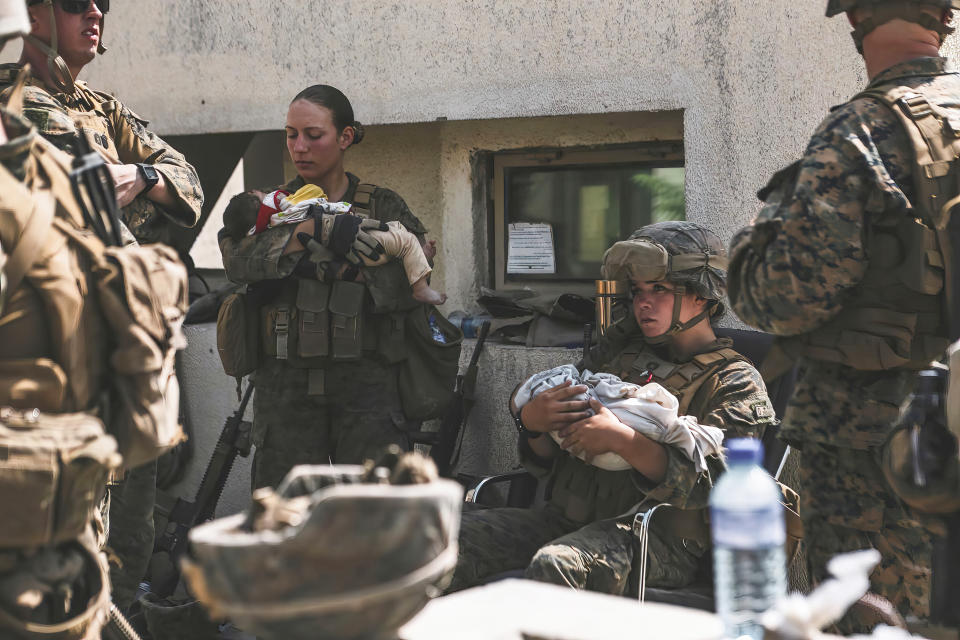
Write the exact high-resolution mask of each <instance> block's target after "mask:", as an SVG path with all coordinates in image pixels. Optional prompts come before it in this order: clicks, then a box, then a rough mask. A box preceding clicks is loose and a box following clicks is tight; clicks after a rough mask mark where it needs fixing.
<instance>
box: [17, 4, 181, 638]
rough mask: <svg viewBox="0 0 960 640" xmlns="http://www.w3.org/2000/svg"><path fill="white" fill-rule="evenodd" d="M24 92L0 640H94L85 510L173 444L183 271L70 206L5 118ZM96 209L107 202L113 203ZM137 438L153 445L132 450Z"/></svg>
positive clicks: (63, 169) (90, 209)
mask: <svg viewBox="0 0 960 640" xmlns="http://www.w3.org/2000/svg"><path fill="white" fill-rule="evenodd" d="M28 31H29V21H28V17H27V11H26V8H25V5H24V4H23V2H22V0H5V1H4V2H0V39H2V41H6V40H7V39H8V38H9V37H11V36H13V35H23V34H26V33H27V32H28ZM25 81H26V75H24V76H22V77H21V78H20V79H18V80H17V81H16V83H15V85H14V87H13V89H12V91H11V92H10V93H9V95H8V98H9V103H8V104H6V105H5V106H4V107H2V108H0V448H2V450H3V452H4V455H3V457H2V460H0V502H2V503H3V504H4V505H6V507H7V509H8V511H9V512H10V513H11V514H12V515H11V517H9V518H6V519H4V521H3V522H0V549H2V551H0V637H3V638H12V639H16V640H26V639H30V640H33V639H39V638H58V639H62V640H74V639H76V640H97V639H98V638H100V630H101V628H102V627H103V625H104V623H105V622H106V620H107V618H108V617H109V615H110V584H109V578H108V574H107V563H106V558H105V556H104V555H103V554H102V553H101V552H100V550H99V547H100V546H101V545H102V543H103V534H104V531H103V527H102V523H101V521H100V518H99V514H100V512H99V509H98V506H99V503H100V500H101V499H102V497H103V496H104V492H105V486H106V479H107V476H108V474H109V473H110V472H111V471H113V470H114V469H117V468H118V467H119V466H120V464H121V454H122V455H123V456H128V455H129V458H128V462H129V464H140V463H142V462H144V461H146V460H149V459H151V458H154V457H156V456H157V455H159V454H160V453H162V452H163V451H164V450H165V448H167V447H168V446H170V445H172V444H173V443H175V442H176V441H177V439H178V438H179V430H178V428H177V427H176V406H175V401H174V403H173V404H171V403H168V402H166V401H165V398H175V397H176V389H175V378H172V362H173V351H174V350H175V348H176V345H179V344H182V334H180V332H179V322H182V314H183V312H185V302H186V273H185V271H184V270H183V267H182V266H181V265H179V264H177V262H176V258H175V255H174V254H173V252H172V251H171V250H169V249H163V250H159V251H157V250H149V249H141V248H140V247H135V246H134V247H132V248H131V247H126V246H123V240H124V235H123V233H122V229H121V227H122V223H120V222H119V220H118V217H117V214H116V210H115V204H114V205H113V207H110V206H108V207H107V208H106V209H103V208H98V207H97V206H90V205H91V203H92V202H93V199H91V198H87V199H86V200H85V203H86V204H84V203H80V202H78V201H77V200H76V199H75V197H74V190H73V187H72V185H71V179H72V177H71V175H69V172H70V162H71V159H70V158H69V157H68V156H66V155H65V154H63V153H62V152H61V151H59V150H57V149H56V148H55V147H53V146H52V145H51V144H50V143H48V142H47V141H46V140H44V139H43V138H42V137H40V136H39V135H38V134H37V132H36V130H35V129H34V128H33V127H32V126H31V125H30V123H29V122H28V121H27V120H26V119H25V118H23V117H22V116H21V115H19V114H20V113H21V112H22V97H23V89H24V83H25ZM100 170H101V171H106V170H105V169H103V168H102V167H101V169H100ZM81 192H82V193H86V195H87V196H91V197H92V193H91V191H90V190H89V189H87V190H84V189H83V188H81ZM100 196H101V197H100V198H99V200H98V202H99V203H101V204H103V203H107V204H108V205H109V203H110V196H112V194H110V193H106V194H103V193H101V194H100ZM108 214H109V215H108ZM104 216H106V217H104ZM95 223H98V224H100V225H102V229H103V230H104V231H106V232H108V233H104V236H103V237H101V235H100V234H99V233H97V232H96V231H95V230H94V227H93V226H92V225H94V224H95ZM127 237H129V232H127ZM108 242H109V246H110V247H111V248H110V249H108V248H107V247H108ZM108 251H110V252H112V254H113V256H115V258H116V259H117V260H119V261H121V262H123V261H130V262H131V264H132V263H134V262H140V261H142V260H146V261H148V262H149V263H150V264H151V266H152V267H153V268H154V269H153V270H152V272H153V275H156V276H157V278H156V279H154V278H153V277H152V276H150V277H148V278H146V279H138V278H137V277H136V276H135V275H133V274H132V273H131V272H128V271H127V270H125V269H124V267H122V266H120V265H119V263H118V262H114V263H109V261H108V259H107V258H106V255H107V252H108ZM161 272H163V275H161ZM167 276H170V278H168V277H167ZM118 279H119V280H122V281H123V282H124V287H123V288H121V289H116V288H113V285H114V284H116V282H117V281H118ZM130 286H132V287H133V289H135V290H137V291H138V292H139V293H137V294H136V296H142V294H143V292H144V291H145V290H150V291H151V292H153V293H155V294H159V295H160V297H162V298H167V299H173V300H175V301H176V302H175V303H174V305H173V306H172V307H167V308H164V309H156V308H152V307H151V310H150V311H148V312H147V314H146V315H147V316H149V315H151V314H161V315H163V316H165V317H167V318H169V319H170V320H173V322H172V323H168V322H167V321H166V320H164V321H161V322H158V323H157V324H156V325H153V326H148V325H152V323H151V322H148V323H147V325H140V324H138V323H137V322H135V321H133V320H132V316H131V313H132V311H131V309H130V298H128V297H127V295H126V293H125V291H126V288H127V287H130ZM168 294H169V296H170V297H169V298H168ZM142 299H143V298H139V299H138V301H137V302H138V303H139V301H140V300H142ZM177 309H178V310H179V311H176V310H177ZM139 311H141V312H142V311H147V310H146V309H143V308H141V309H139ZM136 315H138V316H140V314H139V313H138V314H136ZM177 316H179V319H175V318H176V317H177ZM140 317H143V316H140ZM148 319H149V318H148ZM147 334H150V336H151V337H148V336H147ZM134 335H137V336H141V337H143V338H144V340H143V341H142V342H139V344H137V343H138V340H137V339H136V338H135V337H134ZM131 338H132V339H131ZM171 341H172V342H171ZM128 348H129V350H128ZM145 354H151V355H152V356H154V357H155V358H156V359H155V361H150V360H151V358H145V357H144V355H145ZM154 365H156V369H153V367H154ZM147 369H151V370H153V373H150V374H147V375H146V376H142V375H141V374H143V373H145V372H146V371H147ZM161 370H162V371H161ZM164 380H170V381H171V384H170V385H167V384H164V383H163V381H164ZM121 407H123V409H121ZM171 408H172V415H171V411H170V410H171ZM108 413H109V414H110V415H111V424H110V425H105V424H104V422H103V421H102V420H101V418H102V417H103V416H105V415H106V414H108ZM171 417H172V420H171ZM134 422H136V424H137V427H136V428H134V427H132V425H133V423H134ZM141 430H142V431H141ZM151 431H152V432H153V434H154V435H159V433H160V432H161V431H163V432H165V433H166V435H165V436H163V437H162V438H161V439H160V440H165V441H166V443H165V444H162V445H161V443H160V440H157V439H150V438H147V439H146V440H144V439H141V438H140V435H146V434H147V433H148V432H151ZM108 432H109V435H108Z"/></svg>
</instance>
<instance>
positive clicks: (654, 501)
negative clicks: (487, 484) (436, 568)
mask: <svg viewBox="0 0 960 640" xmlns="http://www.w3.org/2000/svg"><path fill="white" fill-rule="evenodd" d="M635 238H651V239H653V240H655V241H657V242H660V243H662V244H663V245H664V246H665V247H666V248H667V251H669V253H670V254H672V255H673V257H674V259H675V258H676V256H677V255H678V254H682V253H686V254H699V256H698V258H699V259H700V260H702V259H703V257H704V254H705V253H709V254H711V255H713V256H718V257H719V256H722V254H723V253H724V251H723V246H722V245H721V244H720V241H719V239H718V238H716V236H714V235H713V234H712V233H710V232H708V231H706V230H705V229H703V228H702V227H699V226H697V225H694V224H693V223H687V222H679V223H676V222H675V223H659V224H657V225H651V226H648V227H644V228H643V229H641V230H640V231H638V232H636V233H635V234H634V235H633V236H632V239H635ZM628 242H629V241H628ZM619 244H625V243H619ZM616 246H617V245H615V248H616ZM611 251H613V250H611ZM608 255H610V254H609V253H608ZM605 270H607V271H608V272H609V271H610V269H609V265H607V264H606V261H605ZM709 270H710V271H712V272H713V273H712V274H709V275H708V274H706V273H705V272H706V271H708V269H706V268H704V267H703V266H701V267H700V268H695V269H692V270H691V271H692V273H693V275H692V276H691V275H690V272H687V273H686V274H684V273H679V274H677V273H674V274H672V275H668V276H667V280H668V281H671V282H676V283H678V284H677V286H678V290H679V289H680V287H681V286H682V285H683V283H686V284H687V290H688V291H689V290H690V288H691V287H690V282H691V279H692V280H693V282H694V283H695V282H696V281H697V280H698V279H702V280H700V282H701V284H700V286H697V285H696V284H694V285H693V286H692V289H693V291H695V292H697V294H698V295H701V296H705V297H708V298H709V299H711V301H712V302H713V305H712V306H711V309H712V310H713V312H719V311H720V310H721V309H722V303H721V302H720V301H719V299H720V298H722V296H723V286H724V279H725V273H724V272H723V271H722V270H720V269H713V268H711V269H709ZM614 279H619V278H617V277H616V276H614ZM632 279H633V278H632ZM678 304H679V301H675V302H674V309H676V308H677V306H678ZM676 321H677V317H676V316H675V317H674V323H673V327H672V330H673V329H678V328H680V325H678V324H677V322H676ZM691 322H692V323H693V326H695V325H696V324H699V323H701V322H706V323H709V319H708V318H707V317H706V316H698V317H695V318H693V320H691ZM688 329H689V327H688V328H687V329H680V330H681V331H683V330H688ZM675 333H679V331H677V332H675ZM711 333H712V331H711ZM611 336H616V337H615V338H613V339H612V340H610V337H611ZM606 337H607V338H608V340H607V342H606V343H604V344H601V345H599V346H598V348H597V349H596V350H595V351H593V352H592V354H591V358H590V359H589V362H588V364H589V365H590V368H591V370H594V369H595V370H598V371H603V372H609V373H614V374H616V375H618V376H620V377H621V378H622V379H624V380H626V381H628V382H633V383H636V384H646V383H648V382H657V383H660V384H662V385H663V386H665V387H666V388H667V389H668V390H669V391H670V392H671V393H674V395H677V396H678V398H680V413H681V414H683V415H692V416H695V417H696V418H697V419H698V420H699V421H700V422H701V424H706V425H711V426H715V427H719V428H721V429H723V430H724V432H725V435H726V436H728V437H755V438H759V437H761V436H762V434H763V431H764V429H765V427H766V426H767V425H769V424H772V423H773V421H774V415H773V407H772V406H771V404H770V401H769V398H768V397H767V392H766V387H765V386H764V383H763V380H762V379H761V377H760V374H759V373H758V372H757V370H756V369H755V368H754V367H753V366H752V365H751V364H750V363H749V362H748V361H747V360H746V359H745V358H743V357H742V356H740V355H739V354H737V353H736V352H735V351H733V350H732V349H730V342H729V341H728V340H717V339H716V338H715V337H714V340H713V341H712V342H710V343H709V344H706V345H703V346H702V347H701V348H700V349H698V350H696V351H695V352H693V353H690V354H688V355H686V356H684V357H678V356H676V355H673V353H674V352H673V348H672V344H671V342H670V340H665V341H658V340H656V339H655V338H650V337H644V336H643V335H642V334H641V333H640V331H639V327H638V325H637V323H636V319H635V318H634V316H633V314H631V315H630V316H628V317H627V318H626V319H625V320H623V321H621V322H620V323H618V324H617V325H615V326H614V327H613V328H611V330H610V332H608V334H607V336H606ZM660 337H661V338H662V337H663V336H660ZM618 341H619V343H618V344H616V346H613V348H611V345H612V344H613V342H618ZM624 342H625V344H624ZM657 342H660V344H659V345H658V344H655V343H657ZM598 354H603V355H598ZM611 356H612V357H611ZM598 358H599V359H598ZM530 435H533V434H531V432H529V431H527V430H526V429H523V430H521V434H520V439H519V448H520V456H521V460H522V461H523V463H524V465H525V467H526V468H527V469H528V470H529V471H531V472H532V473H533V474H534V475H536V476H537V477H538V478H539V479H540V480H541V481H546V482H547V483H548V484H547V495H548V499H547V502H546V504H545V505H544V506H543V507H541V508H534V509H513V508H497V509H484V510H473V509H471V510H466V511H465V512H464V514H463V517H462V521H461V528H460V556H459V558H458V562H457V569H456V571H455V573H454V577H453V582H452V584H451V585H450V590H451V591H453V590H458V589H463V588H466V587H470V586H473V585H476V584H480V583H482V582H483V581H485V580H486V579H488V578H490V577H491V576H494V575H496V574H498V573H501V572H504V571H509V570H516V569H524V575H525V577H527V578H530V579H534V580H540V581H544V582H552V583H556V584H560V585H567V586H570V587H574V588H577V589H588V590H591V591H600V592H606V593H612V594H618V595H625V594H636V591H637V586H638V573H637V569H638V563H639V554H638V553H637V543H636V539H635V536H634V533H633V532H632V530H631V529H632V522H633V516H634V513H636V512H638V511H646V510H647V509H648V508H651V507H654V506H656V505H658V504H662V503H669V504H671V505H673V506H674V507H677V508H678V509H680V510H684V513H686V514H687V515H690V514H694V515H695V517H694V518H693V519H692V520H693V521H694V522H696V523H697V525H695V526H700V527H703V526H705V523H706V519H705V514H704V513H703V511H702V510H704V509H705V508H706V506H707V503H708V498H709V494H710V489H711V487H712V486H713V484H714V482H715V481H716V479H717V477H718V475H719V474H720V473H722V472H723V470H724V465H723V462H722V461H721V460H720V459H718V458H715V457H711V458H708V469H707V470H706V471H704V472H700V473H698V472H697V471H696V469H695V466H694V463H693V462H691V461H690V460H689V459H688V458H687V457H686V456H685V455H684V454H683V453H682V452H681V451H680V450H678V449H676V448H673V447H663V449H664V451H665V454H666V457H667V462H666V472H665V475H664V477H663V478H662V480H660V481H659V482H652V481H651V480H649V479H648V478H647V477H646V476H644V475H643V474H642V473H640V472H639V471H637V470H635V469H628V470H625V471H607V470H603V469H600V468H598V467H595V466H592V465H590V464H588V463H586V462H584V461H582V460H580V459H579V458H577V457H574V456H573V455H571V454H570V453H568V452H567V451H566V450H563V449H560V448H559V447H556V449H557V452H556V455H555V457H553V458H552V459H547V458H543V457H541V456H540V455H538V454H537V453H535V452H534V451H533V450H532V449H531V446H530ZM693 533H695V532H694V531H691V530H689V529H682V528H677V527H676V526H674V525H672V524H671V523H670V522H668V521H667V520H666V519H662V520H658V519H657V518H654V519H653V521H652V524H651V527H650V537H649V540H648V550H649V555H648V558H649V561H648V574H647V584H649V585H651V586H657V587H666V588H679V587H683V586H686V585H688V584H690V583H691V582H693V580H694V578H695V577H696V576H697V573H698V570H699V569H700V565H701V560H702V559H703V556H704V554H705V553H707V552H708V550H709V547H708V546H707V544H704V540H709V534H708V533H706V534H705V535H699V536H695V535H692V534H693Z"/></svg>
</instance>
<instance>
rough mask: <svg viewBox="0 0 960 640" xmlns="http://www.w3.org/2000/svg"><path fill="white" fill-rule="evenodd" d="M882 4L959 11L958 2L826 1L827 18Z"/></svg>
mask: <svg viewBox="0 0 960 640" xmlns="http://www.w3.org/2000/svg"><path fill="white" fill-rule="evenodd" d="M883 4H914V5H921V4H924V5H929V6H932V7H940V8H942V9H960V0H893V2H891V0H828V2H827V17H828V18H832V17H833V16H835V15H837V14H840V13H846V12H847V11H852V10H853V9H857V8H860V9H870V8H872V7H878V6H880V5H883Z"/></svg>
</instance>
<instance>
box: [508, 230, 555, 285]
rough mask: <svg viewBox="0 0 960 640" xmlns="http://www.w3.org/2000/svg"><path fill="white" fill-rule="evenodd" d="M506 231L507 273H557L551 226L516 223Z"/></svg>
mask: <svg viewBox="0 0 960 640" xmlns="http://www.w3.org/2000/svg"><path fill="white" fill-rule="evenodd" d="M507 231H508V238H507V273H511V274H524V273H525V274H535V273H542V274H552V273H556V272H557V261H556V257H555V255H554V251H553V227H552V226H550V225H549V224H545V223H532V222H517V223H513V224H511V225H509V227H508V230H507Z"/></svg>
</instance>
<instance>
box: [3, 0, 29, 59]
mask: <svg viewBox="0 0 960 640" xmlns="http://www.w3.org/2000/svg"><path fill="white" fill-rule="evenodd" d="M28 33H30V19H29V17H28V16H27V6H26V5H25V4H23V0H0V49H2V48H3V45H4V44H6V42H7V40H9V39H11V38H16V37H18V36H25V35H27V34H28Z"/></svg>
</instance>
